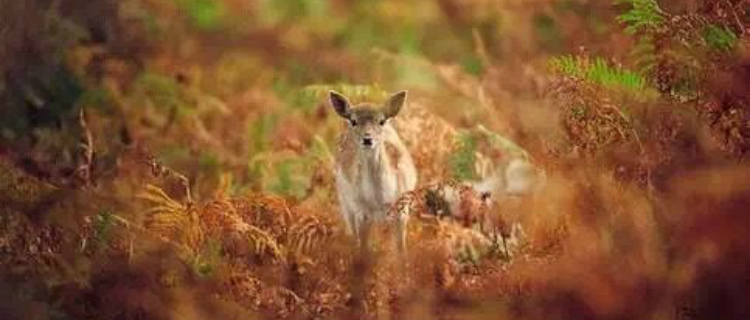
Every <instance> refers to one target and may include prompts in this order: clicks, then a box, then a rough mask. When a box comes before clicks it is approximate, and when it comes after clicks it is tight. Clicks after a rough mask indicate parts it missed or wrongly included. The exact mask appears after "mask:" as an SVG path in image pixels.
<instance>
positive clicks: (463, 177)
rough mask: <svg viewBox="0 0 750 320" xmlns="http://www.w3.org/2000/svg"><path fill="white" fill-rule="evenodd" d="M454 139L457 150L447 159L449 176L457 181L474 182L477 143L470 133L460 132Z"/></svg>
mask: <svg viewBox="0 0 750 320" xmlns="http://www.w3.org/2000/svg"><path fill="white" fill-rule="evenodd" d="M456 139H457V146H458V148H457V150H455V152H454V153H453V154H452V155H451V157H450V158H449V164H450V169H451V175H452V176H453V178H454V179H456V180H459V181H468V180H475V179H476V178H477V172H476V170H475V163H476V162H477V156H476V152H477V149H478V145H477V141H476V139H475V137H473V136H472V134H471V132H461V133H459V134H458V135H457V136H456Z"/></svg>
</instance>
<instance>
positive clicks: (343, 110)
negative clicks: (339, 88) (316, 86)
mask: <svg viewBox="0 0 750 320" xmlns="http://www.w3.org/2000/svg"><path fill="white" fill-rule="evenodd" d="M328 98H329V99H330V100H331V106H333V109H334V110H336V113H338V115H339V116H341V117H342V118H344V119H350V118H351V106H350V105H349V99H347V98H346V97H344V95H343V94H340V93H338V92H336V91H333V90H331V91H328Z"/></svg>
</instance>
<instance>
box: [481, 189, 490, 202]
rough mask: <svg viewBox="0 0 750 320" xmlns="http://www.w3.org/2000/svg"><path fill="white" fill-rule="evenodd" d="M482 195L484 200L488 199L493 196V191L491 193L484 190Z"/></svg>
mask: <svg viewBox="0 0 750 320" xmlns="http://www.w3.org/2000/svg"><path fill="white" fill-rule="evenodd" d="M480 196H481V197H482V200H484V201H487V200H489V199H490V197H491V196H492V193H490V192H489V191H485V192H482V194H481V195H480Z"/></svg>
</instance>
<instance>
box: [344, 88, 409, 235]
mask: <svg viewBox="0 0 750 320" xmlns="http://www.w3.org/2000/svg"><path fill="white" fill-rule="evenodd" d="M406 98H407V92H406V91H400V92H398V93H395V94H393V95H392V96H391V97H390V98H388V99H387V101H386V102H385V103H384V104H382V105H376V104H372V103H362V104H358V105H352V104H351V103H350V102H349V100H348V99H347V98H346V97H345V96H344V95H342V94H341V93H338V92H336V91H333V90H331V91H329V99H330V104H331V106H332V107H333V109H334V111H335V112H336V114H338V115H339V116H340V117H341V118H343V119H344V120H345V125H344V130H343V132H342V133H341V134H340V137H339V143H338V149H337V151H336V155H335V165H334V177H335V184H336V191H337V194H338V201H339V206H340V210H341V214H342V216H343V220H344V222H345V225H346V230H347V231H348V234H349V235H352V236H354V238H355V241H356V243H357V245H358V246H360V247H366V245H367V240H368V239H367V238H368V236H369V232H370V228H371V225H372V223H374V222H377V221H380V220H382V219H383V218H384V217H385V214H386V211H387V210H388V208H390V207H391V205H392V204H393V203H394V202H395V201H396V200H397V199H398V197H399V196H400V195H401V194H403V193H405V192H408V191H410V190H412V189H414V188H415V187H416V184H417V171H416V168H415V166H414V161H413V160H412V158H411V155H410V154H409V151H408V150H407V148H406V146H405V145H404V143H403V142H402V141H401V139H400V138H399V135H398V133H397V132H396V130H395V129H394V127H393V126H392V125H391V123H390V122H391V120H392V119H393V118H394V117H396V116H397V115H398V114H399V112H400V111H401V109H402V108H403V107H404V105H405V104H406Z"/></svg>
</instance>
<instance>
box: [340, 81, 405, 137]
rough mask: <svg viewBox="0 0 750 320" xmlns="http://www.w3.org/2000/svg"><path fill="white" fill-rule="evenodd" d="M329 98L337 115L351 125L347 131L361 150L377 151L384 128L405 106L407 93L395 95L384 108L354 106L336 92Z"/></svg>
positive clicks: (401, 92) (402, 92) (365, 105)
mask: <svg viewBox="0 0 750 320" xmlns="http://www.w3.org/2000/svg"><path fill="white" fill-rule="evenodd" d="M329 97H330V100H331V105H332V106H333V109H334V110H336V114H338V115H339V116H341V117H342V118H344V119H345V120H346V121H347V122H348V123H349V125H348V127H347V130H348V132H349V134H351V135H352V136H353V137H354V138H355V139H356V141H358V144H359V146H360V147H361V149H363V150H375V149H376V148H377V147H378V146H380V145H381V143H382V139H383V138H382V137H383V127H384V126H385V125H386V124H387V123H388V120H390V119H391V118H393V117H395V116H396V115H397V114H398V112H399V111H400V110H401V107H403V105H404V104H405V102H406V91H400V92H398V93H396V94H394V95H393V96H391V97H390V98H389V99H388V101H386V103H385V104H384V105H382V106H375V105H372V104H360V105H357V106H352V105H351V104H350V103H349V100H348V99H347V98H346V97H345V96H344V95H342V94H340V93H338V92H336V91H330V92H329Z"/></svg>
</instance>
